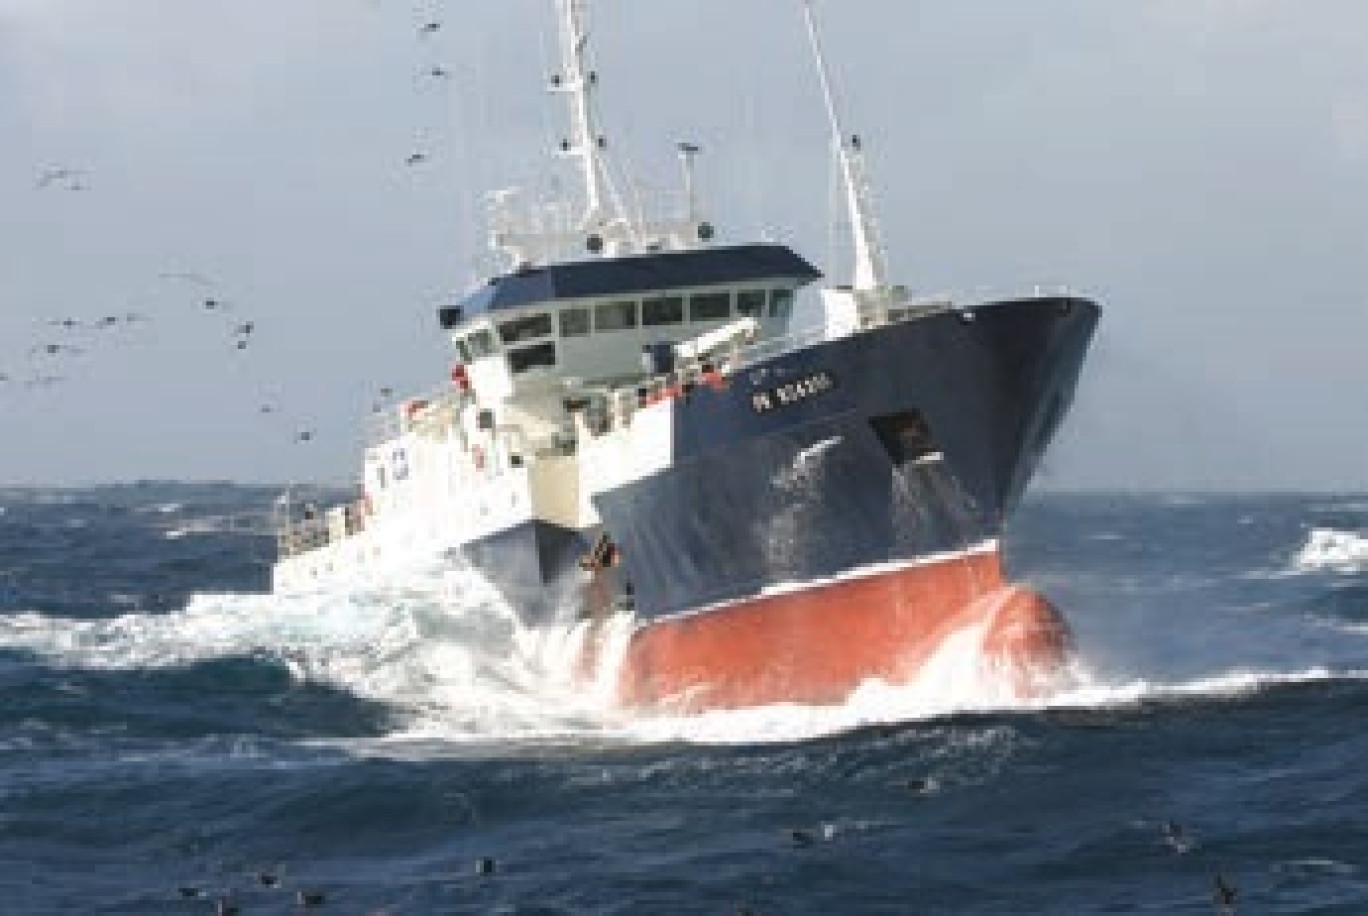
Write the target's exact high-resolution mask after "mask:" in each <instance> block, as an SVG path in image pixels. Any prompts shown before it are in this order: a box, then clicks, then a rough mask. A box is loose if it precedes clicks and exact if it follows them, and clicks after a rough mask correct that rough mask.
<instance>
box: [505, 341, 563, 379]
mask: <svg viewBox="0 0 1368 916" xmlns="http://www.w3.org/2000/svg"><path fill="white" fill-rule="evenodd" d="M554 365H556V345H555V343H553V342H551V341H547V342H546V343H541V344H537V345H536V346H532V347H521V348H519V349H517V350H509V351H508V368H509V370H510V371H511V372H512V373H513V374H514V375H522V374H523V373H524V372H527V371H528V370H530V369H535V368H537V367H538V366H554Z"/></svg>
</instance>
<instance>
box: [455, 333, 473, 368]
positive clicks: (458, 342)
mask: <svg viewBox="0 0 1368 916" xmlns="http://www.w3.org/2000/svg"><path fill="white" fill-rule="evenodd" d="M451 342H452V344H453V345H454V346H455V348H456V360H457V361H458V362H460V363H462V364H464V363H468V362H470V361H471V359H472V356H471V353H470V344H468V343H466V339H465V338H464V337H453V338H452V339H451Z"/></svg>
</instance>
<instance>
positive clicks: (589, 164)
mask: <svg viewBox="0 0 1368 916" xmlns="http://www.w3.org/2000/svg"><path fill="white" fill-rule="evenodd" d="M587 5H588V3H587V0H556V7H557V12H558V14H559V16H560V46H561V69H562V72H561V73H560V74H558V75H556V76H554V77H552V80H551V86H552V90H553V91H555V92H560V93H563V94H564V95H565V97H566V100H567V102H568V104H569V108H570V136H569V137H568V138H567V139H565V140H562V141H561V145H560V153H561V154H562V155H564V156H568V157H570V158H573V159H577V160H579V170H580V176H581V179H582V182H583V192H584V211H583V213H581V214H580V216H579V219H578V224H579V228H580V229H582V230H585V231H588V230H592V229H598V228H601V227H603V226H606V225H608V224H617V225H619V226H621V227H623V228H627V227H628V226H629V221H628V220H627V219H626V217H625V216H624V214H623V208H622V205H621V201H620V198H619V197H618V194H617V192H616V190H615V189H614V187H613V182H612V179H611V177H610V176H609V174H608V161H607V157H606V155H605V150H606V149H607V147H608V141H607V139H606V138H605V137H604V135H603V133H602V132H601V131H600V130H599V124H598V117H597V115H596V112H595V109H594V104H593V94H594V91H595V89H596V88H597V86H598V74H597V73H596V72H595V71H594V70H593V69H592V68H591V67H590V65H589V60H588V55H587V53H586V48H587V45H588V42H589V32H588V28H587V18H588V17H587V14H586V8H587Z"/></svg>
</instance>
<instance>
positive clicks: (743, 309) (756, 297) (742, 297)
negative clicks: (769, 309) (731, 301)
mask: <svg viewBox="0 0 1368 916" xmlns="http://www.w3.org/2000/svg"><path fill="white" fill-rule="evenodd" d="M736 314H738V315H743V316H745V317H747V318H763V317H764V315H765V291H764V290H763V289H743V290H741V291H740V292H738V293H737V294H736Z"/></svg>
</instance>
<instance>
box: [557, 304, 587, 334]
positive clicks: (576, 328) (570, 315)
mask: <svg viewBox="0 0 1368 916" xmlns="http://www.w3.org/2000/svg"><path fill="white" fill-rule="evenodd" d="M589 330H590V328H589V310H588V309H587V308H573V309H561V313H560V336H562V337H583V336H584V335H586V334H588V333H589Z"/></svg>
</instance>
